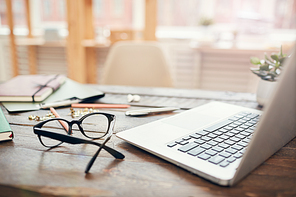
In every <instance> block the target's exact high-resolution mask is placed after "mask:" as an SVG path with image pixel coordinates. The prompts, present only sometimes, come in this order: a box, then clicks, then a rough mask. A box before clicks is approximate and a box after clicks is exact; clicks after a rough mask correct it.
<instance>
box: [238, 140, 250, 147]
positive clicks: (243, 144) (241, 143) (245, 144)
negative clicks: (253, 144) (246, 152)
mask: <svg viewBox="0 0 296 197" xmlns="http://www.w3.org/2000/svg"><path fill="white" fill-rule="evenodd" d="M237 145H240V146H243V147H246V146H248V143H245V142H243V141H240V142H238V143H237Z"/></svg>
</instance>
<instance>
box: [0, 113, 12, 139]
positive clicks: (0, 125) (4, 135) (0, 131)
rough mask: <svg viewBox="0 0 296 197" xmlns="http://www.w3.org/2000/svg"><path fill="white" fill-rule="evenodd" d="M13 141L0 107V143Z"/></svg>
mask: <svg viewBox="0 0 296 197" xmlns="http://www.w3.org/2000/svg"><path fill="white" fill-rule="evenodd" d="M12 139H13V132H12V130H11V128H10V125H9V123H8V122H7V120H6V117H5V116H4V113H3V111H2V109H1V107H0V142H1V141H7V140H12Z"/></svg>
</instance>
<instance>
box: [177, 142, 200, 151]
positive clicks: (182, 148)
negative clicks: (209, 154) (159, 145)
mask: <svg viewBox="0 0 296 197" xmlns="http://www.w3.org/2000/svg"><path fill="white" fill-rule="evenodd" d="M197 146H198V144H196V143H194V142H191V143H189V144H186V145H185V146H182V147H180V148H179V149H178V150H179V151H182V152H187V151H189V150H191V149H193V148H195V147H197Z"/></svg>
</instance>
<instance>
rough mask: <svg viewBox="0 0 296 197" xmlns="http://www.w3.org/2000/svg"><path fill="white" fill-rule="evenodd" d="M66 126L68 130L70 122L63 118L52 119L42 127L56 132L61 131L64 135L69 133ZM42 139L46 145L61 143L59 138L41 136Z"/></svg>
mask: <svg viewBox="0 0 296 197" xmlns="http://www.w3.org/2000/svg"><path fill="white" fill-rule="evenodd" d="M64 127H66V128H67V130H68V123H67V122H65V121H63V120H52V121H49V122H47V123H45V124H44V125H43V126H42V128H41V129H43V130H46V131H50V132H54V133H60V134H63V135H67V134H68V131H67V130H66V129H65V128H64ZM41 141H42V142H43V144H44V145H45V146H48V147H52V146H56V145H58V144H60V143H61V141H59V140H55V139H51V138H48V137H45V136H41Z"/></svg>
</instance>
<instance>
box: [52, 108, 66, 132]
mask: <svg viewBox="0 0 296 197" xmlns="http://www.w3.org/2000/svg"><path fill="white" fill-rule="evenodd" d="M49 109H50V111H51V113H52V114H53V115H54V116H55V117H56V118H61V116H60V115H59V114H58V112H57V111H56V110H55V109H54V108H53V107H51V108H49ZM59 122H60V124H61V125H62V126H63V127H64V129H65V130H66V131H67V132H68V131H69V127H68V124H67V123H66V122H65V121H61V120H59Z"/></svg>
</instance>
